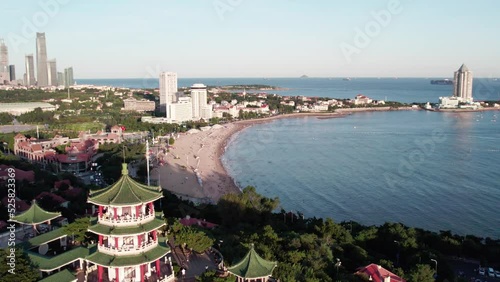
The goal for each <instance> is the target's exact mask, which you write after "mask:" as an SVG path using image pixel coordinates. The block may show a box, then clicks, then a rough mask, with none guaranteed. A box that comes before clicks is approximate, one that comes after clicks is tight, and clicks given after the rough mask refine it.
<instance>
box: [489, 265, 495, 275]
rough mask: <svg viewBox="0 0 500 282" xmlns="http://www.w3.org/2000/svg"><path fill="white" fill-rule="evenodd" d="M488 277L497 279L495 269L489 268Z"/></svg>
mask: <svg viewBox="0 0 500 282" xmlns="http://www.w3.org/2000/svg"><path fill="white" fill-rule="evenodd" d="M488 276H489V277H495V270H493V268H491V267H488Z"/></svg>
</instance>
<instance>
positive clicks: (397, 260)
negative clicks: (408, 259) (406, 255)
mask: <svg viewBox="0 0 500 282" xmlns="http://www.w3.org/2000/svg"><path fill="white" fill-rule="evenodd" d="M394 243H396V244H398V252H397V254H396V265H397V266H398V267H399V249H400V248H401V243H399V241H397V240H394Z"/></svg>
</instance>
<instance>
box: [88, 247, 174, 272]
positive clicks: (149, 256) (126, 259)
mask: <svg viewBox="0 0 500 282" xmlns="http://www.w3.org/2000/svg"><path fill="white" fill-rule="evenodd" d="M168 252H170V248H168V246H167V245H166V244H165V243H164V242H159V243H158V246H156V247H155V248H154V249H151V250H149V251H147V252H145V253H141V254H138V255H131V256H124V255H120V256H112V255H108V254H104V253H101V252H99V251H96V252H95V253H93V254H91V255H89V256H88V257H86V260H88V261H90V262H92V263H95V264H98V265H103V266H113V267H123V266H132V265H138V264H144V263H150V262H153V261H155V260H157V259H159V258H161V257H163V256H164V255H166V254H167V253H168Z"/></svg>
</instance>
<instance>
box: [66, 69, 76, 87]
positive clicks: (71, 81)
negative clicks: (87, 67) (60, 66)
mask: <svg viewBox="0 0 500 282" xmlns="http://www.w3.org/2000/svg"><path fill="white" fill-rule="evenodd" d="M74 84H75V79H74V77H73V67H69V68H66V69H64V86H65V87H70V86H72V85H74Z"/></svg>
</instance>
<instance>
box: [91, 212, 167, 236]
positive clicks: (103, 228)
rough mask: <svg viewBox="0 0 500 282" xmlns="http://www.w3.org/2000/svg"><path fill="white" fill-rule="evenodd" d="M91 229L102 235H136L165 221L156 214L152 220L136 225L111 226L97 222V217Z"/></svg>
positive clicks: (153, 228)
mask: <svg viewBox="0 0 500 282" xmlns="http://www.w3.org/2000/svg"><path fill="white" fill-rule="evenodd" d="M92 224H93V225H91V226H90V227H89V231H90V232H92V233H96V234H101V235H134V234H140V233H144V232H150V231H153V230H156V229H158V228H160V227H162V226H164V225H165V221H164V220H163V219H162V218H161V217H159V216H156V217H155V218H154V219H153V220H152V221H150V222H148V223H144V224H139V225H134V226H109V225H104V224H100V223H97V219H94V220H93V221H92Z"/></svg>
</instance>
